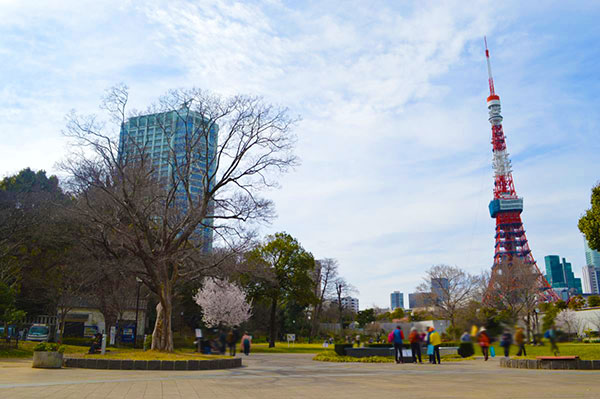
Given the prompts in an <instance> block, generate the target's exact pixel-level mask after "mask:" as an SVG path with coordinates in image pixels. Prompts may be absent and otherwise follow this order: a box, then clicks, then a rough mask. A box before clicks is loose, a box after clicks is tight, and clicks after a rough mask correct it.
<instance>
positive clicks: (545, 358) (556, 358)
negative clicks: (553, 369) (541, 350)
mask: <svg viewBox="0 0 600 399" xmlns="http://www.w3.org/2000/svg"><path fill="white" fill-rule="evenodd" d="M536 359H537V360H579V356H537V357H536Z"/></svg>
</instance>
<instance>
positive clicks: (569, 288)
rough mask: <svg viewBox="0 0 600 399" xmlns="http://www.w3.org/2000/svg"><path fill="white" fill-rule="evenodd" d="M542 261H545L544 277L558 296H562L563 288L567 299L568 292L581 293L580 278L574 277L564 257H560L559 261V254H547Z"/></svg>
mask: <svg viewBox="0 0 600 399" xmlns="http://www.w3.org/2000/svg"><path fill="white" fill-rule="evenodd" d="M544 261H545V263H546V279H547V280H548V282H549V283H550V285H551V286H552V288H553V289H555V291H557V293H558V294H559V296H561V295H562V296H564V293H563V292H564V289H566V292H567V299H568V295H569V294H571V295H579V294H582V293H583V287H582V286H581V279H580V278H575V275H574V274H573V270H572V267H571V263H569V262H567V260H566V259H565V258H562V262H561V261H560V257H559V256H557V255H548V256H546V257H544ZM556 289H560V290H556ZM559 291H560V292H559Z"/></svg>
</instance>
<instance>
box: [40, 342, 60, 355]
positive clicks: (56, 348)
mask: <svg viewBox="0 0 600 399" xmlns="http://www.w3.org/2000/svg"><path fill="white" fill-rule="evenodd" d="M33 350H34V351H35V352H59V353H64V352H65V346H64V345H59V344H53V343H49V342H40V343H39V344H37V345H36V346H35V347H34V348H33Z"/></svg>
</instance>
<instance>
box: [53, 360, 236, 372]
mask: <svg viewBox="0 0 600 399" xmlns="http://www.w3.org/2000/svg"><path fill="white" fill-rule="evenodd" d="M64 366H65V367H77V368H81V369H104V370H174V371H184V370H188V371H192V370H193V371H195V370H218V369H231V368H235V367H242V359H241V358H239V357H238V358H234V359H215V360H125V359H124V360H119V359H84V358H72V357H68V358H65V359H64Z"/></svg>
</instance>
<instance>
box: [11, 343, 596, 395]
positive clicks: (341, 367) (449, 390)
mask: <svg viewBox="0 0 600 399" xmlns="http://www.w3.org/2000/svg"><path fill="white" fill-rule="evenodd" d="M312 357H313V355H300V354H281V355H276V354H254V355H251V356H250V357H248V358H246V357H244V367H242V368H238V369H230V370H218V371H181V372H178V371H170V372H167V371H122V370H89V369H60V370H42V369H32V368H31V361H30V360H0V398H11V399H19V398H36V399H40V398H278V399H281V398H386V397H390V398H391V397H394V398H477V399H484V398H511V399H514V398H600V372H597V371H566V370H563V371H558V370H557V371H552V370H519V369H506V368H500V367H499V366H498V362H497V359H494V360H493V361H489V362H487V363H486V362H483V361H482V360H477V361H466V362H452V363H450V362H448V363H444V364H441V365H429V364H423V365H414V364H406V365H396V364H393V363H385V364H367V363H322V362H315V361H313V360H311V359H312Z"/></svg>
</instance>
